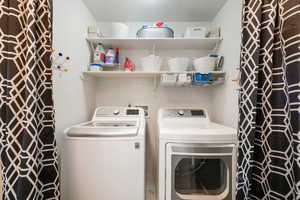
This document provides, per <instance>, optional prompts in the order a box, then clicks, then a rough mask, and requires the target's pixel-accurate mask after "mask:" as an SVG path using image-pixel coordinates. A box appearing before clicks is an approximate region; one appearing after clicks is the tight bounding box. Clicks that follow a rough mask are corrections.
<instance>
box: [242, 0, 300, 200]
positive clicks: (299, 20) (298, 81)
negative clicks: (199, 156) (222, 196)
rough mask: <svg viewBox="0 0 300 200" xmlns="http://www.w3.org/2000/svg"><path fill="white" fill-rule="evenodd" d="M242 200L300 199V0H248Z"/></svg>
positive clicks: (244, 40)
mask: <svg viewBox="0 0 300 200" xmlns="http://www.w3.org/2000/svg"><path fill="white" fill-rule="evenodd" d="M239 113H240V114H239V115H240V120H239V155H238V167H237V200H243V199H257V200H272V199H274V200H275V199H276V200H295V199H300V132H299V131H300V130H299V126H300V118H299V115H300V1H299V0H245V1H244V8H243V20H242V48H241V93H240V112H239Z"/></svg>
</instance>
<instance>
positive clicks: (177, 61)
mask: <svg viewBox="0 0 300 200" xmlns="http://www.w3.org/2000/svg"><path fill="white" fill-rule="evenodd" d="M188 64H189V59H188V58H185V57H181V58H170V59H169V60H168V66H169V71H171V72H184V71H186V70H187V69H188Z"/></svg>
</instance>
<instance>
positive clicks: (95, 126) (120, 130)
mask: <svg viewBox="0 0 300 200" xmlns="http://www.w3.org/2000/svg"><path fill="white" fill-rule="evenodd" d="M138 130H139V123H138V121H91V122H86V123H83V124H80V125H77V126H73V127H71V128H70V129H69V130H68V131H67V136H68V137H128V136H136V135H137V134H138Z"/></svg>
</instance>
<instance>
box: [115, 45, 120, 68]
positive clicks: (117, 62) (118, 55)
mask: <svg viewBox="0 0 300 200" xmlns="http://www.w3.org/2000/svg"><path fill="white" fill-rule="evenodd" d="M115 51H116V55H115V61H114V63H115V64H120V48H116V50H115Z"/></svg>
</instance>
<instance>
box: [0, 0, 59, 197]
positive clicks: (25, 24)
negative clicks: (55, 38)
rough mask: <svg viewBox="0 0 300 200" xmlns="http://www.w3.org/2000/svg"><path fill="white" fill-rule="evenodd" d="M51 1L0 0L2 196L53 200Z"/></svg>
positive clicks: (55, 161)
mask: <svg viewBox="0 0 300 200" xmlns="http://www.w3.org/2000/svg"><path fill="white" fill-rule="evenodd" d="M51 15H52V10H51V0H22V1H17V0H1V1H0V84H1V87H0V129H1V132H0V139H1V140H0V153H1V168H2V171H3V174H2V179H3V188H2V189H3V199H4V200H14V199H16V200H23V199H24V200H25V199H26V200H31V199H32V200H44V199H47V200H50V199H51V200H57V199H59V197H60V191H59V169H58V154H57V147H56V142H55V138H54V108H53V100H52V80H51V78H52V70H51V59H50V57H51V46H52V21H51V20H52V18H51Z"/></svg>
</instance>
